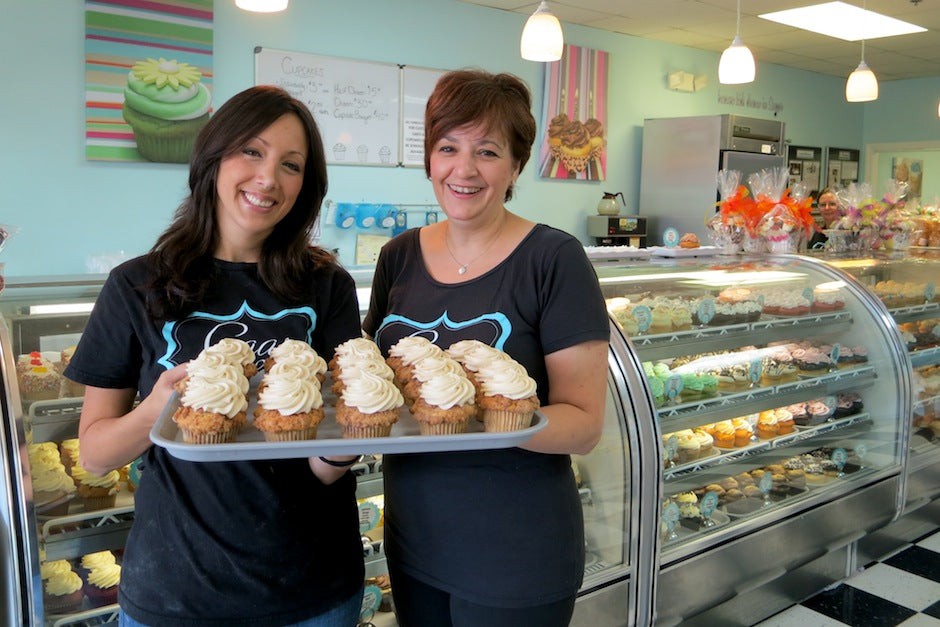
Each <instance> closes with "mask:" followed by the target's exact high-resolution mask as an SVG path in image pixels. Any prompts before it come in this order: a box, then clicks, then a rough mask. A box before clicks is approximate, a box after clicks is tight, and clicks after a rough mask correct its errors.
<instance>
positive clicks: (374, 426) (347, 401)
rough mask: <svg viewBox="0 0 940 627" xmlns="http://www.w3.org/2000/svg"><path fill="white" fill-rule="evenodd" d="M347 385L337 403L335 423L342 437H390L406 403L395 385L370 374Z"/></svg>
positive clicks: (362, 374)
mask: <svg viewBox="0 0 940 627" xmlns="http://www.w3.org/2000/svg"><path fill="white" fill-rule="evenodd" d="M345 383H346V386H345V387H344V388H343V391H342V394H340V397H339V399H338V400H337V401H336V422H337V423H338V424H339V425H340V426H341V427H342V428H343V437H345V438H374V437H387V436H388V435H389V434H390V433H391V431H392V425H393V424H395V423H396V422H398V413H399V411H400V410H401V406H402V405H404V403H405V399H404V398H402V395H401V392H400V391H399V390H398V388H397V387H395V384H394V383H392V382H390V381H388V380H387V379H383V378H382V377H379V376H376V375H374V374H371V373H369V372H361V373H360V374H359V376H357V377H354V378H350V379H347V380H346V382H345Z"/></svg>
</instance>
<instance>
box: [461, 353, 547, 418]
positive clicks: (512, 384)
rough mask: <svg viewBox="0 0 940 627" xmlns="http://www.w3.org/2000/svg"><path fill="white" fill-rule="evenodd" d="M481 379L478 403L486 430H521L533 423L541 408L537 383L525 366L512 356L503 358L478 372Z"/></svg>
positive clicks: (478, 377) (477, 374)
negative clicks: (534, 415) (534, 416)
mask: <svg viewBox="0 0 940 627" xmlns="http://www.w3.org/2000/svg"><path fill="white" fill-rule="evenodd" d="M476 376H477V379H478V380H479V382H480V391H479V393H478V394H477V399H476V401H477V405H478V406H479V407H480V409H481V410H482V412H483V424H484V428H485V430H486V431H491V432H497V431H518V430H520V429H526V428H528V427H529V426H530V425H531V424H532V416H533V414H534V413H535V410H537V409H538V408H539V398H538V396H536V395H535V391H536V384H535V380H534V379H532V377H530V376H529V375H528V374H527V373H526V370H525V368H524V367H523V366H522V365H521V364H519V363H517V362H516V361H514V360H512V359H509V358H507V359H500V360H497V361H495V362H493V363H491V364H489V365H487V366H484V367H483V368H481V369H480V370H478V371H477V373H476Z"/></svg>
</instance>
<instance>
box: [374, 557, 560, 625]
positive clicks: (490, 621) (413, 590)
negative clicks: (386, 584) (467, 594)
mask: <svg viewBox="0 0 940 627" xmlns="http://www.w3.org/2000/svg"><path fill="white" fill-rule="evenodd" d="M389 576H390V577H391V583H392V599H393V600H394V602H395V616H396V618H397V619H398V624H399V626H400V627H484V626H485V627H529V626H531V627H567V626H568V623H569V622H571V615H572V613H573V612H574V600H575V597H574V595H572V596H571V597H570V598H567V599H563V600H561V601H556V602H554V603H549V604H548V605H536V606H532V607H524V608H505V607H492V606H488V605H478V604H476V603H471V602H470V601H466V600H464V599H461V598H458V597H455V596H453V595H451V594H450V593H448V592H444V591H443V590H441V589H439V588H435V587H433V586H429V585H427V584H425V583H422V582H420V581H418V580H417V579H415V578H414V577H410V576H408V575H406V574H405V573H403V572H401V571H400V570H398V569H396V568H393V567H392V566H391V565H389ZM480 576H481V577H485V576H486V575H484V574H481V575H480Z"/></svg>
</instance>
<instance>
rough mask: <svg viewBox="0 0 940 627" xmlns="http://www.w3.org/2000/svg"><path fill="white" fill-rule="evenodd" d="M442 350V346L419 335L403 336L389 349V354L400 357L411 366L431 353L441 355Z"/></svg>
mask: <svg viewBox="0 0 940 627" xmlns="http://www.w3.org/2000/svg"><path fill="white" fill-rule="evenodd" d="M441 352H443V351H442V350H441V347H440V346H437V345H436V344H432V343H431V341H430V340H428V339H427V338H424V337H421V336H418V335H414V336H409V337H403V338H401V339H400V340H398V343H396V344H395V345H394V346H392V347H391V348H390V349H388V354H389V355H391V356H392V357H400V358H401V361H402V363H403V364H405V365H406V366H410V365H411V364H413V363H415V362H416V361H418V360H419V359H423V358H425V357H429V356H431V355H439V354H440V353H441Z"/></svg>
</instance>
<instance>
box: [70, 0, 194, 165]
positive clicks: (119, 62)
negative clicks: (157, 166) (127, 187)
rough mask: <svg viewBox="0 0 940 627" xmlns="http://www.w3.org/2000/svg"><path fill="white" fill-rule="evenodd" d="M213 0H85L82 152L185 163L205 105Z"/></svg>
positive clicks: (99, 156)
mask: <svg viewBox="0 0 940 627" xmlns="http://www.w3.org/2000/svg"><path fill="white" fill-rule="evenodd" d="M212 27H213V9H212V0H185V1H181V0H165V1H163V2H160V3H159V4H156V3H154V4H149V5H148V4H143V3H138V4H135V5H134V6H133V7H128V4H127V2H112V1H108V0H102V1H96V2H86V4H85V157H86V158H87V159H89V160H102V161H141V162H148V161H149V162H161V163H188V162H189V154H190V152H191V151H192V146H193V141H194V140H195V138H196V135H198V133H199V131H200V129H201V128H202V127H203V125H205V123H206V122H207V121H208V120H209V116H210V115H211V112H212V95H211V89H212V46H213V33H212Z"/></svg>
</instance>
